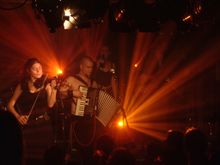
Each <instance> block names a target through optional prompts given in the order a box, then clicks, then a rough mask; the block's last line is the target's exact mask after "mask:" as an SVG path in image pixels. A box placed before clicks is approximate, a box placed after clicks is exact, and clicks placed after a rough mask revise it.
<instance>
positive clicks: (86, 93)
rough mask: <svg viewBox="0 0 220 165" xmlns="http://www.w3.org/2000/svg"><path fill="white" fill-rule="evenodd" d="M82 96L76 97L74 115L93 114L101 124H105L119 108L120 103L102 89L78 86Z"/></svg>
mask: <svg viewBox="0 0 220 165" xmlns="http://www.w3.org/2000/svg"><path fill="white" fill-rule="evenodd" d="M79 90H80V92H82V94H83V97H82V98H80V99H77V102H76V110H75V114H73V115H75V116H89V117H91V116H95V117H96V119H97V120H99V122H100V123H102V125H103V126H105V127H106V126H107V125H108V124H109V123H110V121H111V120H112V119H113V117H114V115H115V114H116V112H117V111H118V110H120V108H121V106H120V103H119V102H117V101H116V100H115V99H114V98H113V97H112V96H111V95H109V94H108V93H106V92H104V91H103V90H100V89H96V88H88V87H85V86H80V87H79Z"/></svg>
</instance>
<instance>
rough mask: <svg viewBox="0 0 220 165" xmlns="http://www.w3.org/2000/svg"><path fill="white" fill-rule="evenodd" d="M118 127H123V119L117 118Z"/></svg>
mask: <svg viewBox="0 0 220 165" xmlns="http://www.w3.org/2000/svg"><path fill="white" fill-rule="evenodd" d="M118 127H119V128H123V127H124V121H123V120H119V121H118Z"/></svg>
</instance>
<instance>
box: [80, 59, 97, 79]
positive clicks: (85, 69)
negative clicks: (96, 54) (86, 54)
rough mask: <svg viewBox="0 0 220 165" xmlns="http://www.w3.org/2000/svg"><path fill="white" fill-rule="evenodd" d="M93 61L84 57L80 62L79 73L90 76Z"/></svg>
mask: <svg viewBox="0 0 220 165" xmlns="http://www.w3.org/2000/svg"><path fill="white" fill-rule="evenodd" d="M93 65H94V64H93V62H92V61H90V60H88V59H85V60H84V61H83V62H82V64H81V65H80V70H81V73H82V74H83V75H84V76H87V77H90V76H91V74H92V71H93Z"/></svg>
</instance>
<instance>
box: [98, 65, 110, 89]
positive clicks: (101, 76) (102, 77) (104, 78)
mask: <svg viewBox="0 0 220 165" xmlns="http://www.w3.org/2000/svg"><path fill="white" fill-rule="evenodd" d="M111 78H112V73H111V72H104V71H102V70H100V69H98V70H97V72H96V78H95V80H96V82H97V83H98V84H100V85H101V86H103V87H108V86H110V85H111Z"/></svg>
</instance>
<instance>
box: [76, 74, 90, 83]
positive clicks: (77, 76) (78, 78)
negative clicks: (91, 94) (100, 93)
mask: <svg viewBox="0 0 220 165" xmlns="http://www.w3.org/2000/svg"><path fill="white" fill-rule="evenodd" d="M73 77H74V78H76V79H77V80H79V81H81V82H82V83H83V84H85V85H86V86H89V84H88V83H87V82H86V81H85V80H83V79H82V78H81V77H80V76H79V75H78V74H76V75H74V76H73Z"/></svg>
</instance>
